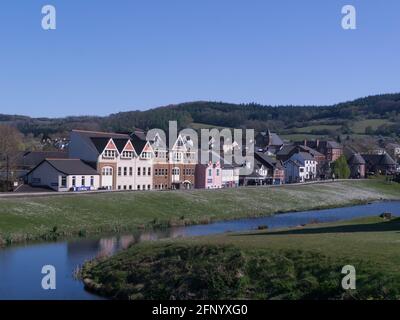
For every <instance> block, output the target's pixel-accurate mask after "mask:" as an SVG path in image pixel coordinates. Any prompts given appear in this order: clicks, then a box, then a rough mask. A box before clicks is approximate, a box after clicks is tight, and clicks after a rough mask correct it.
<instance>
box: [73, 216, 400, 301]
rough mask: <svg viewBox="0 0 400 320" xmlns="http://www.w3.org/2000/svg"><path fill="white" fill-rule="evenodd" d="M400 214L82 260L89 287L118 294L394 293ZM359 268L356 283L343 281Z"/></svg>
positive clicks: (399, 276) (163, 244) (397, 290)
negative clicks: (347, 270)
mask: <svg viewBox="0 0 400 320" xmlns="http://www.w3.org/2000/svg"><path fill="white" fill-rule="evenodd" d="M399 231H400V219H398V218H397V219H393V220H390V221H386V220H384V219H382V218H379V217H373V218H366V219H357V220H353V221H347V222H342V223H334V224H318V225H311V226H308V227H301V228H294V229H285V230H278V231H272V232H265V231H259V232H250V233H244V234H224V235H217V236H209V237H197V238H191V239H185V240H166V241H159V242H157V243H142V244H139V245H134V246H132V247H131V248H129V249H128V250H125V251H123V252H121V253H119V254H117V255H116V256H114V257H112V258H106V259H101V260H94V261H92V262H89V263H87V264H86V265H85V266H84V267H83V269H82V272H81V276H82V278H84V282H85V284H86V287H87V289H89V290H92V291H94V292H96V293H98V294H102V295H105V296H108V297H113V298H117V299H352V298H355V299H399V298H400V247H399V243H400V234H399ZM345 265H353V266H354V267H355V268H356V286H357V290H354V291H345V290H343V288H342V287H341V280H342V278H343V276H344V275H342V274H341V270H342V267H343V266H345Z"/></svg>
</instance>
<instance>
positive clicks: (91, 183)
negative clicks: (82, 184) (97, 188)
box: [90, 176, 94, 187]
mask: <svg viewBox="0 0 400 320" xmlns="http://www.w3.org/2000/svg"><path fill="white" fill-rule="evenodd" d="M90 186H91V187H94V177H93V176H91V177H90Z"/></svg>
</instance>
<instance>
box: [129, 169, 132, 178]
mask: <svg viewBox="0 0 400 320" xmlns="http://www.w3.org/2000/svg"><path fill="white" fill-rule="evenodd" d="M129 175H130V176H132V175H133V168H132V167H129Z"/></svg>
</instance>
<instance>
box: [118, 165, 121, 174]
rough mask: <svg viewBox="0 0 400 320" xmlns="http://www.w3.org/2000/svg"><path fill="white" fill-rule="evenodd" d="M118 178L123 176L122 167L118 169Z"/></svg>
mask: <svg viewBox="0 0 400 320" xmlns="http://www.w3.org/2000/svg"><path fill="white" fill-rule="evenodd" d="M118 176H121V167H118Z"/></svg>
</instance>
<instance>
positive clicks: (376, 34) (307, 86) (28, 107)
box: [0, 0, 400, 117]
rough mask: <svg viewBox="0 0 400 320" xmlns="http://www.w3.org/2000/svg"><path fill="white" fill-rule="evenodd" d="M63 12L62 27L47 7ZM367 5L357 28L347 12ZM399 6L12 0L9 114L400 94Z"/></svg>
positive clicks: (5, 93)
mask: <svg viewBox="0 0 400 320" xmlns="http://www.w3.org/2000/svg"><path fill="white" fill-rule="evenodd" d="M46 4H52V5H54V6H55V7H56V9H57V30H54V31H44V30H42V28H41V19H42V14H41V8H42V6H44V5H46ZM345 4H352V5H354V6H355V7H356V9H357V30H347V31H345V30H343V29H342V28H341V17H342V14H341V8H342V6H343V5H345ZM399 14H400V1H398V0H385V1H378V0H362V1H357V0H347V1H341V0H325V1H321V0H304V1H299V0H246V1H245V0H240V1H239V0H190V1H188V0H115V1H111V0H102V1H98V0H85V1H78V0H62V1H60V0H46V1H37V0H29V1H26V0H2V1H1V3H0V113H7V114H8V113H12V114H25V115H30V116H48V117H55V116H66V115H106V114H110V113H115V112H119V111H126V110H136V109H139V110H144V109H148V108H151V107H156V106H160V105H166V104H172V103H179V102H185V101H193V100H212V101H226V102H234V103H246V102H257V103H261V104H268V105H278V104H332V103H336V102H342V101H346V100H350V99H353V98H358V97H361V96H366V95H370V94H376V93H389V92H398V91H400V86H399V84H400V81H399V75H400V59H399V54H400V41H399V36H400V19H398V16H399Z"/></svg>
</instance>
